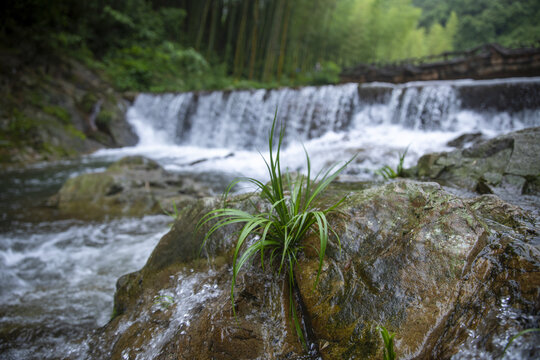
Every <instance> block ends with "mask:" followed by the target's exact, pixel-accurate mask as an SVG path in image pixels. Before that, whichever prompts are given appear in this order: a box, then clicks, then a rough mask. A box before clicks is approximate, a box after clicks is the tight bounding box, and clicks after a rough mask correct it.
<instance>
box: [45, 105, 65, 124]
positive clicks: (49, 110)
mask: <svg viewBox="0 0 540 360" xmlns="http://www.w3.org/2000/svg"><path fill="white" fill-rule="evenodd" d="M43 112H44V113H46V114H49V115H52V116H54V117H55V118H57V119H58V120H60V121H61V122H62V123H63V124H64V125H68V124H70V123H71V116H70V115H69V113H68V112H67V110H66V109H64V108H63V107H61V106H56V105H49V106H44V107H43Z"/></svg>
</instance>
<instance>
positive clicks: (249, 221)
mask: <svg viewBox="0 0 540 360" xmlns="http://www.w3.org/2000/svg"><path fill="white" fill-rule="evenodd" d="M275 126H276V117H274V122H273V124H272V129H271V131H270V137H269V142H268V146H269V151H270V159H269V162H268V161H266V159H264V158H263V159H264V161H265V163H266V166H267V169H268V174H269V175H270V182H269V183H267V184H264V183H263V182H261V181H259V180H256V179H253V178H242V179H237V180H235V181H233V182H232V183H231V184H230V185H229V186H228V188H227V190H226V192H225V198H226V197H227V195H228V193H229V192H230V191H231V189H232V188H233V186H235V185H236V184H238V183H239V182H242V181H245V182H248V183H251V184H253V185H255V186H256V188H257V189H258V190H259V191H260V192H259V196H260V198H261V199H262V200H264V201H265V202H266V203H267V205H268V208H267V210H266V211H259V210H257V209H255V211H254V213H253V214H252V213H249V212H246V211H242V210H238V209H234V208H221V209H215V210H212V211H210V212H209V213H207V214H206V215H205V216H204V217H203V218H202V219H201V220H200V222H199V224H198V229H200V228H201V227H202V226H203V225H205V224H207V223H209V222H211V223H213V226H212V227H211V228H210V230H209V231H208V232H207V233H206V235H205V238H204V240H203V245H204V243H205V242H206V241H207V240H208V238H209V237H210V236H211V235H212V234H213V233H214V232H215V231H217V230H218V229H220V228H222V227H224V226H226V225H230V224H237V223H242V224H244V225H243V227H242V229H241V230H240V231H239V235H238V239H237V243H236V247H235V250H234V254H233V275H232V284H231V302H232V304H233V312H234V311H235V309H234V286H235V284H236V279H237V277H238V274H239V272H240V270H241V269H242V267H243V266H244V265H245V264H246V263H247V262H248V261H249V260H250V259H252V258H253V256H255V255H256V254H260V256H261V266H262V268H263V269H264V265H265V256H269V262H270V266H271V265H272V263H273V262H274V261H276V262H277V263H278V264H279V267H278V268H277V273H278V275H279V274H281V272H282V271H284V272H286V273H287V274H288V276H287V279H288V283H289V291H290V294H289V295H290V296H289V299H290V303H289V305H290V311H291V315H292V318H293V321H294V324H295V328H296V332H297V335H298V337H299V338H300V340H301V341H302V343H303V344H304V345H305V340H304V337H303V334H302V329H301V327H300V322H299V320H298V316H297V314H296V306H295V303H294V296H293V289H294V288H295V286H296V283H295V276H294V267H295V265H296V263H297V261H298V254H299V252H300V251H301V250H302V248H303V245H302V239H303V238H304V237H305V236H306V234H308V233H310V232H312V233H316V234H317V235H318V238H319V243H320V247H319V266H318V270H317V277H316V280H315V286H316V285H317V284H318V281H319V275H320V272H321V268H322V264H323V259H324V255H325V253H326V247H327V244H328V238H329V233H330V232H333V233H334V235H335V236H336V239H337V241H338V243H339V237H338V236H337V234H336V233H335V232H334V231H333V230H332V228H331V227H330V226H329V224H328V220H327V217H326V216H327V215H328V214H329V213H331V212H332V211H335V210H336V209H337V208H338V206H339V205H340V204H341V203H342V202H343V200H344V198H342V199H341V200H339V201H337V202H336V203H334V204H333V205H331V206H329V207H326V208H320V207H318V205H316V204H315V202H316V200H317V198H319V197H320V195H322V194H323V193H324V191H325V189H326V188H327V187H328V185H329V184H330V183H331V182H332V181H333V180H334V179H335V178H336V177H337V176H338V175H339V174H340V173H341V172H342V171H343V170H344V169H345V167H346V166H347V165H348V164H349V163H350V162H351V161H352V160H353V159H350V160H349V161H348V162H346V163H345V164H344V165H343V166H341V167H339V168H337V166H333V167H331V168H330V169H328V170H325V171H321V172H319V173H318V174H317V176H316V177H315V178H314V179H313V180H312V179H311V163H310V159H309V155H308V154H307V151H306V163H307V175H306V176H304V175H298V176H294V177H293V176H291V174H289V173H288V172H285V173H282V170H281V159H280V150H281V145H282V141H283V137H284V128H283V126H282V127H281V130H280V132H279V138H278V142H277V150H276V152H275V154H274V153H273V151H272V149H273V148H274V130H275ZM336 168H337V170H335V169H336ZM248 243H249V244H248ZM244 247H245V250H243V252H242V249H243V248H244Z"/></svg>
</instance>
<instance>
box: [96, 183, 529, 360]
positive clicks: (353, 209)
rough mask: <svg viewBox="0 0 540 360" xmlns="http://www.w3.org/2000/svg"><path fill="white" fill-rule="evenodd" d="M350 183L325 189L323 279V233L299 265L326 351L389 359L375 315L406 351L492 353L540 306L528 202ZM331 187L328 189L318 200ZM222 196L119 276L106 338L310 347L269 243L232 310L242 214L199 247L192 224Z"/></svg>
mask: <svg viewBox="0 0 540 360" xmlns="http://www.w3.org/2000/svg"><path fill="white" fill-rule="evenodd" d="M344 189H346V190H344ZM344 189H343V190H342V191H341V192H340V190H339V186H338V187H336V188H334V190H332V191H330V192H329V193H328V196H329V197H330V198H331V199H332V201H333V199H338V198H341V197H343V196H346V200H345V202H344V204H343V207H342V208H341V209H340V212H339V213H336V214H334V215H332V216H330V217H329V221H330V223H331V225H332V226H333V228H334V230H335V231H336V233H337V235H339V237H340V239H341V246H338V244H337V242H336V241H335V239H332V241H331V243H330V244H329V246H328V248H327V253H326V255H327V256H326V259H325V261H324V263H323V267H322V274H321V277H320V282H319V284H318V285H317V286H314V285H315V279H316V276H317V269H318V252H317V248H318V246H319V241H318V238H317V236H316V234H313V233H312V234H311V235H308V237H307V238H306V239H305V240H304V241H305V242H304V251H303V254H302V255H301V256H300V258H299V263H298V265H297V266H296V268H295V277H296V280H297V282H298V286H299V289H300V294H301V298H302V300H303V304H304V314H305V315H306V317H305V319H307V321H308V323H310V324H311V328H312V330H313V335H314V339H313V340H314V341H315V343H316V345H317V346H318V347H319V349H320V355H321V357H322V358H323V359H352V358H361V359H368V360H369V359H380V358H381V357H382V341H381V338H380V336H379V333H378V331H377V329H376V327H377V325H379V324H382V325H384V326H385V327H386V328H388V329H389V330H390V331H392V332H395V333H397V335H396V343H395V346H396V352H397V354H398V356H403V357H406V356H412V357H417V358H426V359H427V358H434V359H448V358H451V357H452V356H457V357H458V358H459V356H461V355H463V353H462V351H472V352H474V351H476V352H475V354H486V353H487V354H491V355H492V356H493V357H495V356H498V354H500V352H501V351H502V349H501V345H500V343H499V342H497V339H499V338H505V337H506V338H508V337H509V335H508V334H512V333H516V332H517V331H519V330H520V329H521V326H522V324H521V322H520V321H519V319H521V318H534V319H537V320H538V316H537V309H538V307H539V306H540V303H539V299H538V292H537V290H538V289H537V284H538V283H539V281H540V277H539V276H540V275H539V274H540V251H539V250H538V246H537V245H534V243H533V240H534V239H535V238H537V237H538V234H539V233H538V229H537V228H536V225H535V224H534V221H533V219H532V218H531V217H530V216H529V215H528V214H527V213H526V212H524V211H522V210H521V209H519V208H517V207H515V206H512V205H510V204H507V203H505V202H504V201H501V200H500V199H498V198H497V197H495V196H493V195H484V196H481V197H478V198H473V199H462V198H459V197H457V196H455V195H452V194H450V193H448V192H446V191H444V190H443V189H442V188H441V187H440V186H439V185H438V184H436V183H418V182H413V181H397V182H393V183H390V184H387V185H384V186H380V187H373V188H368V189H363V188H362V186H359V187H358V188H357V189H355V188H354V187H351V186H347V187H345V188H344ZM258 201H259V200H258V196H256V195H254V194H249V195H245V197H243V198H242V197H237V198H233V199H232V202H231V203H230V204H228V205H230V206H233V207H237V208H240V209H245V210H248V211H252V210H253V209H254V206H255V208H261V206H264V205H263V204H259V203H258ZM328 201H329V200H328V199H326V198H325V197H324V196H323V198H322V199H321V204H324V203H326V202H328ZM222 206H223V204H222V203H221V202H220V200H219V199H211V198H207V199H203V200H198V201H196V202H191V203H190V204H187V205H186V206H183V207H182V208H181V210H180V214H179V217H178V219H177V220H176V221H175V223H174V225H173V227H172V229H171V231H170V232H169V233H167V234H166V235H165V236H164V237H163V238H162V239H161V240H160V242H159V244H158V245H157V246H156V248H155V249H154V251H153V253H152V255H151V256H150V258H149V260H148V262H147V263H146V265H145V266H144V267H143V268H142V269H141V270H140V271H139V272H137V273H134V274H131V275H129V276H127V277H125V278H122V279H121V280H120V281H119V283H118V290H117V296H116V298H115V299H116V302H115V309H116V313H117V314H121V315H120V316H118V317H117V318H116V319H115V320H114V321H113V322H111V323H110V324H108V325H107V326H106V327H105V328H103V329H102V330H100V332H98V333H96V335H95V338H94V340H93V341H95V342H96V343H99V344H100V346H99V349H101V350H100V351H104V353H107V354H116V355H113V356H112V358H120V356H121V354H124V353H127V352H129V353H130V354H131V355H130V356H133V357H135V356H138V354H142V353H144V352H145V351H147V350H148V349H150V348H151V347H152V346H154V345H155V342H154V341H153V340H152V339H155V338H156V337H159V339H160V342H159V345H158V348H153V349H155V351H154V353H153V354H154V355H153V356H154V358H155V359H167V358H168V357H169V356H171V355H173V356H174V357H178V358H194V357H195V358H204V359H206V358H208V359H211V358H223V359H232V358H246V359H249V358H280V359H303V358H310V357H309V355H307V354H305V353H304V351H303V350H302V347H301V346H299V345H300V343H299V342H298V340H297V339H296V336H295V335H294V328H293V327H292V326H291V324H292V322H291V321H290V318H289V315H288V304H289V299H288V293H289V291H288V289H287V287H286V286H284V285H283V284H286V281H285V280H286V279H285V277H284V276H283V274H282V275H281V276H277V277H276V276H275V275H271V274H272V271H271V269H269V268H268V267H266V268H265V271H263V270H261V268H260V265H261V264H260V258H259V257H256V258H255V259H254V261H253V262H252V263H250V264H247V265H246V268H245V269H244V270H243V271H242V272H241V274H239V277H238V283H237V287H236V289H235V293H236V314H237V316H236V317H234V316H233V315H232V308H231V304H230V279H231V273H230V271H231V261H232V255H231V254H232V251H233V249H234V247H235V239H236V236H237V230H238V226H232V227H230V228H223V229H222V230H220V231H219V232H218V233H216V234H214V236H212V237H211V238H210V239H209V240H208V243H207V246H206V247H204V248H203V252H202V253H201V252H200V251H201V244H202V239H203V236H204V233H205V231H207V230H208V229H207V228H203V229H200V231H199V232H197V231H196V229H197V224H198V222H199V221H200V219H201V217H202V216H203V215H204V214H205V213H207V212H208V211H210V210H212V209H215V208H219V207H222ZM250 209H251V210H250ZM194 283H197V285H196V286H194V285H193V284H194ZM509 291H510V293H511V294H512V296H510V297H509V296H508V294H509ZM164 293H166V294H171V296H172V297H173V300H174V301H173V303H174V304H173V305H172V306H171V307H170V308H162V309H157V310H156V305H155V299H156V296H158V294H164ZM178 294H181V295H178ZM191 294H193V297H192V295H191ZM197 299H200V300H197ZM182 309H183V310H182ZM179 311H185V315H181V314H184V313H181V312H179ZM178 316H181V317H182V318H186V319H189V323H183V322H181V321H180V322H178V321H176V320H175V319H178ZM143 318H144V321H141V319H143ZM535 321H536V320H535ZM462 324H467V325H466V326H462ZM223 331H226V336H225V337H223V335H222V334H223ZM162 334H168V335H166V336H165V335H162ZM291 335H292V337H291ZM242 339H243V340H244V341H242ZM477 339H481V341H480V342H479V341H477ZM133 341H136V342H137V347H136V348H135V347H133V346H132V344H133ZM275 344H279V346H276V345H275ZM522 346H523V351H524V353H526V352H527V351H530V350H531V348H534V346H536V345H535V341H534V339H532V340H530V339H525V341H524V343H523V345H522ZM249 348H250V349H252V350H253V351H252V353H250V354H249V353H247V352H246V351H247V350H246V349H249ZM242 349H243V350H242ZM519 351H521V350H519ZM196 352H198V353H197V354H196ZM235 356H236V357H235Z"/></svg>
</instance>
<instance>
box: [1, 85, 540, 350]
mask: <svg viewBox="0 0 540 360" xmlns="http://www.w3.org/2000/svg"><path fill="white" fill-rule="evenodd" d="M274 116H277V119H278V120H279V121H282V123H283V125H284V126H285V129H286V136H285V139H284V142H285V145H284V151H283V154H282V156H283V160H282V161H283V164H284V166H285V167H287V168H289V169H290V170H293V171H305V155H304V147H305V149H306V150H307V152H308V153H309V155H310V158H311V161H312V166H313V168H314V170H315V171H316V170H317V169H320V168H323V167H327V166H328V165H329V164H332V163H336V162H343V161H346V160H347V159H349V158H350V157H351V156H352V155H353V154H358V157H357V158H356V159H355V161H354V163H353V164H351V166H350V167H349V168H348V170H347V172H346V173H345V175H344V176H343V177H342V179H343V180H348V179H360V180H377V176H376V175H375V174H374V171H375V170H376V169H378V168H380V167H381V166H383V165H385V164H388V165H391V166H392V167H395V166H396V165H397V162H398V156H399V153H400V152H403V151H404V150H405V149H407V148H408V152H407V156H406V158H405V165H406V166H412V165H414V164H415V163H416V161H417V160H418V158H419V157H420V156H421V155H422V154H424V153H427V152H433V151H448V150H451V149H452V148H450V147H448V146H447V145H446V143H447V142H448V141H449V140H451V139H454V138H455V137H457V136H459V135H461V134H464V133H471V132H482V134H483V136H484V137H485V138H489V137H493V136H496V135H498V134H501V133H506V132H509V131H513V130H517V129H522V128H527V127H531V126H540V78H526V79H506V80H489V81H472V80H461V81H444V82H416V83H408V84H403V85H390V84H382V83H373V84H365V85H361V86H358V85H357V84H344V85H338V86H323V87H305V88H300V89H288V88H284V89H278V90H252V91H234V92H208V93H183V94H164V95H149V94H142V95H139V96H138V97H137V99H136V100H135V102H134V104H133V106H131V107H130V109H129V111H128V113H127V120H128V121H129V123H130V124H131V125H132V127H133V129H134V130H135V132H136V133H137V134H138V136H139V139H140V141H139V144H138V145H137V146H134V147H130V148H121V149H109V150H102V151H99V152H97V153H95V154H92V155H90V156H87V157H84V158H82V159H80V160H77V161H67V162H59V163H55V164H39V165H36V166H33V167H31V168H28V169H24V170H11V171H9V172H7V173H6V174H3V176H2V179H0V186H1V188H2V191H1V193H0V200H1V204H0V211H1V214H0V359H54V358H72V359H78V358H85V357H91V349H88V348H87V345H86V344H87V342H86V341H85V339H86V337H87V336H88V335H89V334H90V333H91V332H92V330H93V329H95V328H97V327H99V326H103V325H105V324H106V323H107V321H108V320H109V318H110V316H111V312H112V302H113V295H114V289H115V282H116V279H117V278H118V277H119V276H121V275H123V274H125V273H128V272H131V271H135V270H138V269H139V268H141V267H142V266H143V265H144V263H145V261H146V259H147V258H148V256H149V255H150V253H151V251H152V249H153V247H154V246H155V245H156V244H157V242H158V241H159V239H160V237H161V236H162V235H163V234H165V233H166V232H167V230H168V224H169V222H170V219H169V218H168V217H166V216H159V215H158V216H147V217H144V218H142V219H138V218H137V219H133V218H125V219H110V220H105V221H102V222H82V221H79V220H74V219H65V218H64V219H60V218H58V217H57V215H56V214H55V213H54V210H52V209H50V208H48V207H47V206H46V199H47V198H48V197H49V196H51V195H52V194H54V193H55V192H56V191H57V190H58V189H59V187H60V186H61V184H62V183H63V182H64V181H65V179H67V178H68V177H70V176H75V175H77V174H81V173H85V172H95V171H101V170H103V169H105V167H106V166H107V165H108V164H110V163H111V162H112V161H115V160H117V159H119V158H121V157H123V156H126V155H132V154H142V155H145V156H148V157H151V158H153V159H155V160H157V161H158V162H159V163H161V164H162V165H163V166H164V167H165V168H166V169H168V170H170V171H176V172H181V173H189V174H191V175H195V176H197V177H198V178H199V179H200V180H201V181H204V182H206V183H207V184H209V185H210V186H212V187H213V188H214V191H215V193H216V194H217V193H219V192H220V191H221V190H222V189H223V187H224V186H225V184H226V182H227V181H229V180H231V179H233V178H234V177H236V176H239V175H244V176H251V177H255V178H258V179H260V180H263V181H265V180H267V178H266V167H265V165H264V162H263V161H262V160H261V156H266V155H267V149H268V144H267V134H268V133H269V131H270V126H271V123H272V120H273V118H274ZM245 190H247V189H239V191H245Z"/></svg>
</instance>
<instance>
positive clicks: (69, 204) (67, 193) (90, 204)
mask: <svg viewBox="0 0 540 360" xmlns="http://www.w3.org/2000/svg"><path fill="white" fill-rule="evenodd" d="M209 194H210V190H209V189H208V188H206V187H204V186H202V185H200V184H198V183H197V182H195V181H194V180H193V179H191V178H189V177H181V176H179V175H177V174H172V173H169V172H167V171H165V170H164V169H163V168H162V167H161V166H160V165H159V164H158V163H156V162H155V161H153V160H150V159H147V158H144V157H142V156H130V157H126V158H123V159H121V160H119V161H117V162H115V163H113V164H112V165H110V166H109V167H108V168H107V170H106V171H105V172H99V173H90V174H82V175H79V176H77V177H74V178H70V179H68V180H67V181H66V182H65V184H64V185H63V186H62V188H61V189H60V191H59V192H58V193H57V194H56V195H55V196H54V197H53V198H51V199H50V201H49V203H50V205H53V206H55V207H57V208H58V210H59V211H60V213H62V214H64V215H66V216H70V217H77V218H83V219H101V218H104V217H116V216H143V215H148V214H153V213H163V210H164V209H165V210H167V211H169V212H172V211H173V202H174V203H175V204H177V205H181V204H183V203H185V202H187V201H192V200H195V199H197V198H200V197H203V196H208V195H209Z"/></svg>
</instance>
